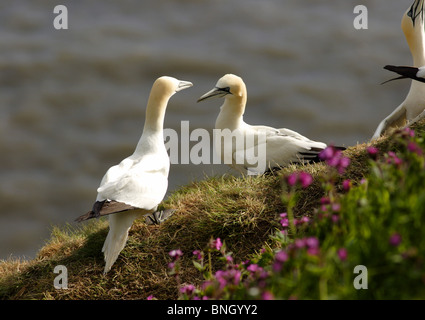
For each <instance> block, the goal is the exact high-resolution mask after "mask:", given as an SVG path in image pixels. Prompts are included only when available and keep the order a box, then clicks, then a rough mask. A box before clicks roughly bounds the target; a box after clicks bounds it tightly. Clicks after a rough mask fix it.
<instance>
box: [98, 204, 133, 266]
mask: <svg viewBox="0 0 425 320" xmlns="http://www.w3.org/2000/svg"><path fill="white" fill-rule="evenodd" d="M138 214H139V213H137V214H136V213H135V212H131V211H128V212H122V213H120V214H116V215H110V216H109V232H108V235H107V237H106V240H105V243H104V244H103V248H102V252H103V253H104V255H105V269H104V271H103V273H107V272H108V271H109V270H111V267H112V265H113V264H114V263H115V261H116V260H117V258H118V255H119V254H120V252H121V250H122V249H123V248H124V246H125V244H126V243H127V238H128V231H129V230H130V228H131V225H132V224H133V221H134V219H136V218H137V216H138Z"/></svg>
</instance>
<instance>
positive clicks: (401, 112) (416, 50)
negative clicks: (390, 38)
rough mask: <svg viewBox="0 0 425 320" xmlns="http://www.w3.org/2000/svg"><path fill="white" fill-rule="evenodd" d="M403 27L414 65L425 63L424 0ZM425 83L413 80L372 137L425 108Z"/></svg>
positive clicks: (414, 7) (404, 19)
mask: <svg viewBox="0 0 425 320" xmlns="http://www.w3.org/2000/svg"><path fill="white" fill-rule="evenodd" d="M401 28H402V30H403V32H404V35H405V37H406V41H407V44H408V45H409V49H410V52H411V54H412V58H413V65H414V66H415V67H420V66H423V65H425V30H424V0H415V1H414V2H413V4H412V5H411V6H410V7H409V9H407V11H406V12H405V14H404V15H403V17H402V19H401ZM424 97H425V85H424V84H422V83H420V82H416V81H412V84H411V86H410V90H409V93H408V94H407V96H406V98H405V100H404V101H403V102H402V103H401V104H400V105H399V106H398V107H397V108H396V109H395V110H394V111H393V112H392V113H391V114H390V115H389V116H388V117H386V118H385V119H384V120H382V121H381V123H380V124H379V125H378V128H377V129H376V131H375V133H374V134H373V137H372V139H377V138H379V137H380V136H381V135H382V134H383V133H384V132H385V131H387V130H388V129H390V128H395V127H399V126H405V125H406V124H408V123H410V122H411V121H412V120H413V119H415V118H417V117H418V115H419V114H421V113H422V112H423V111H424V109H425V99H424Z"/></svg>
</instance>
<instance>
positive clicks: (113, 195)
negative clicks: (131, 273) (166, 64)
mask: <svg viewBox="0 0 425 320" xmlns="http://www.w3.org/2000/svg"><path fill="white" fill-rule="evenodd" d="M191 86H192V83H190V82H187V81H180V80H177V79H175V78H171V77H160V78H158V79H157V80H156V81H155V82H154V84H153V86H152V89H151V92H150V95H149V99H148V103H147V107H146V118H145V124H144V128H143V134H142V136H141V138H140V140H139V142H138V144H137V147H136V149H135V151H134V153H133V154H132V155H131V156H129V157H128V158H125V159H124V160H122V161H121V162H120V163H119V164H118V165H115V166H113V167H111V168H109V170H108V171H107V172H106V174H105V175H104V177H103V179H102V181H101V183H100V186H99V188H98V189H97V192H98V194H97V198H96V202H95V203H94V205H93V208H92V210H91V211H89V212H88V213H86V214H85V215H82V216H80V217H79V218H77V219H76V221H83V220H87V219H90V218H94V217H99V216H103V215H109V233H108V235H107V237H106V240H105V243H104V245H103V248H102V252H104V255H105V269H104V273H107V272H108V271H109V270H110V269H111V267H112V265H113V264H114V262H115V261H116V259H117V258H118V255H119V253H120V252H121V250H122V249H123V248H124V246H125V244H126V242H127V238H128V231H129V229H130V227H131V225H132V224H133V221H134V220H135V219H136V218H138V217H140V216H141V215H149V214H150V213H153V212H155V210H156V209H157V206H158V204H159V203H160V202H161V201H162V199H163V198H164V196H165V193H166V192H167V187H168V173H169V169H170V159H169V157H168V154H167V150H166V148H165V145H164V135H163V125H164V117H165V110H166V108H167V104H168V101H169V99H170V98H171V96H173V95H174V94H175V93H176V92H178V91H180V90H183V89H186V88H189V87H191ZM154 218H157V217H154ZM165 218H166V217H165Z"/></svg>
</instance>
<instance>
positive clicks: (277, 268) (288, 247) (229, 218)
mask: <svg viewBox="0 0 425 320" xmlns="http://www.w3.org/2000/svg"><path fill="white" fill-rule="evenodd" d="M424 131H425V122H424V121H423V122H421V123H419V124H415V125H413V126H412V127H411V128H407V129H400V130H396V131H394V132H392V133H391V134H390V135H388V136H385V137H382V138H380V139H379V140H377V141H374V142H373V143H372V142H371V143H365V144H358V145H356V146H352V147H349V148H347V150H345V151H344V152H342V153H341V152H339V151H337V150H335V149H333V148H332V147H330V148H328V149H327V150H326V151H325V152H323V154H322V157H323V159H324V160H325V161H323V162H321V163H316V164H312V165H303V166H295V165H294V166H290V167H288V168H284V169H283V170H281V171H280V172H278V173H276V174H274V175H265V176H246V177H235V176H232V175H224V176H220V177H207V178H205V179H204V180H202V181H196V182H193V183H190V184H188V185H187V186H184V187H182V188H180V189H179V190H177V191H176V192H174V193H173V194H172V195H171V196H170V197H169V198H168V199H166V200H165V201H164V202H163V204H162V205H161V206H162V207H164V208H174V209H176V213H175V214H174V215H173V216H172V217H171V218H170V219H169V220H167V221H166V222H165V223H163V224H161V225H159V226H148V225H146V224H145V223H144V222H143V221H142V220H140V221H139V220H138V221H136V223H135V224H134V225H133V227H132V228H131V230H130V235H129V240H128V243H127V245H126V247H125V248H124V250H123V251H122V252H121V254H120V256H119V258H118V260H117V262H116V263H115V264H114V266H113V268H112V270H111V271H110V272H109V273H108V274H106V275H104V274H103V273H102V271H103V256H102V253H101V248H102V245H103V241H104V239H105V237H106V234H107V230H108V224H107V219H103V218H102V219H98V220H95V221H91V222H89V223H87V224H84V225H81V226H75V225H68V226H66V227H60V228H59V227H54V228H53V229H52V235H51V238H50V239H49V241H48V242H47V243H46V245H45V246H44V247H43V248H42V249H41V250H40V251H39V253H38V255H37V257H36V258H35V259H33V260H30V261H25V260H19V259H9V260H6V261H1V262H0V298H1V299H424V298H425V265H424V264H425V261H424V260H425V238H424V237H423V233H424V230H425V167H424V166H425V158H424V155H425V153H424V152H425V142H424V139H423V137H424ZM171 170H172V168H171ZM78 214H79V213H76V216H77V215H78ZM58 265H63V266H65V267H66V268H67V271H68V289H55V287H54V279H55V277H57V276H58V274H56V273H54V268H55V267H56V266H58Z"/></svg>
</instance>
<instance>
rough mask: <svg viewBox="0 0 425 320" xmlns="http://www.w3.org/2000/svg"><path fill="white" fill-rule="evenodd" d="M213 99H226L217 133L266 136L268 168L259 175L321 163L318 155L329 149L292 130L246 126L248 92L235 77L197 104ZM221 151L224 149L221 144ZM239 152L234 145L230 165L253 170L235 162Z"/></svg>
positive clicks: (221, 81) (227, 78)
mask: <svg viewBox="0 0 425 320" xmlns="http://www.w3.org/2000/svg"><path fill="white" fill-rule="evenodd" d="M213 97H220V98H221V97H224V103H223V105H222V106H221V109H220V113H219V115H218V117H217V120H216V122H215V128H216V129H219V130H224V129H229V130H230V131H231V132H236V133H237V134H239V135H241V136H243V137H247V136H249V135H254V136H255V135H258V134H259V133H263V134H264V135H265V142H264V143H265V150H266V153H265V155H263V156H265V160H266V161H265V164H266V165H265V167H263V168H260V169H259V170H257V171H256V173H260V174H261V173H264V172H266V171H270V170H273V169H278V168H281V167H284V166H287V165H289V164H290V163H305V162H312V161H317V160H319V158H318V154H319V153H320V151H322V150H323V149H325V148H326V144H325V143H323V142H316V141H312V140H310V139H308V138H306V137H304V136H302V135H300V134H298V133H297V132H294V131H292V130H289V129H275V128H272V127H268V126H252V125H249V124H247V123H246V122H244V120H243V115H244V112H245V105H246V102H247V90H246V86H245V83H244V82H243V80H242V79H241V78H240V77H238V76H236V75H233V74H227V75H225V76H223V77H222V78H221V79H219V80H218V82H217V84H216V86H215V88H214V89H212V90H211V91H209V92H207V93H205V94H204V95H203V96H201V97H200V98H199V99H198V102H200V101H203V100H206V99H209V98H213ZM216 143H217V140H216ZM254 147H255V146H254ZM220 148H222V145H221V143H220ZM216 149H217V144H216ZM217 151H219V152H220V155H221V158H222V159H223V158H224V157H225V154H224V152H222V151H223V150H217ZM240 151H241V150H240V149H239V150H238V149H237V146H236V145H235V143H232V151H231V152H232V155H231V157H232V163H231V164H229V165H230V166H231V167H233V168H235V169H237V170H238V171H240V172H244V170H251V169H253V168H254V165H252V164H251V165H250V164H248V163H247V161H244V163H242V162H239V163H237V161H236V159H237V156H238V154H239V155H240V154H241V153H240ZM243 151H245V150H243Z"/></svg>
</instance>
